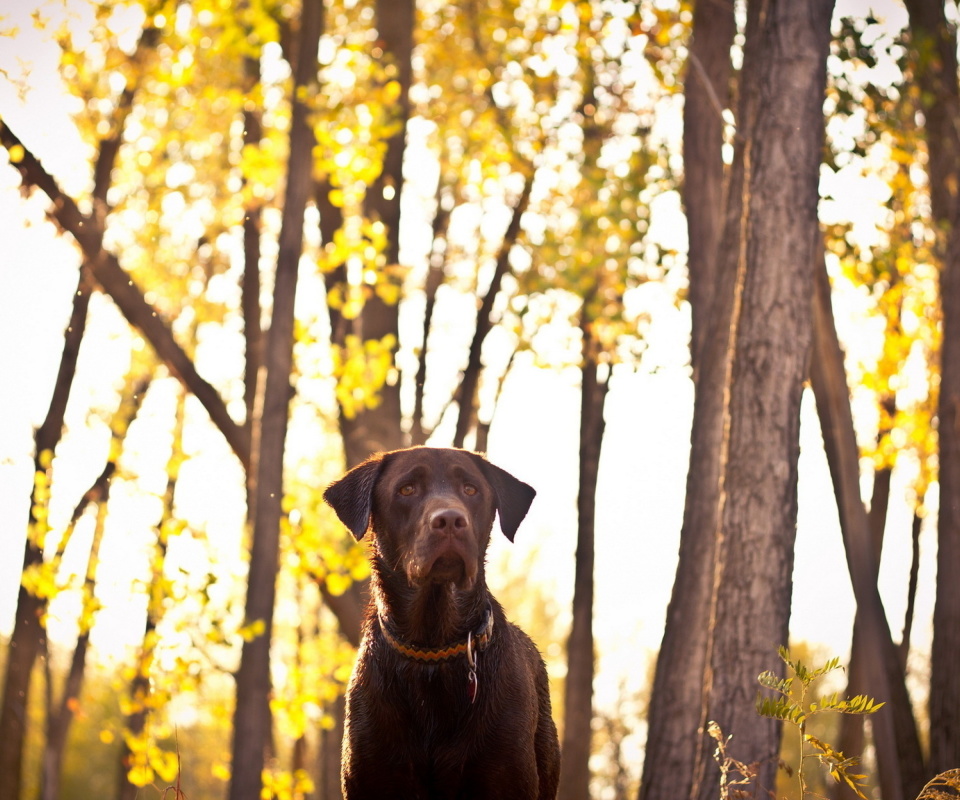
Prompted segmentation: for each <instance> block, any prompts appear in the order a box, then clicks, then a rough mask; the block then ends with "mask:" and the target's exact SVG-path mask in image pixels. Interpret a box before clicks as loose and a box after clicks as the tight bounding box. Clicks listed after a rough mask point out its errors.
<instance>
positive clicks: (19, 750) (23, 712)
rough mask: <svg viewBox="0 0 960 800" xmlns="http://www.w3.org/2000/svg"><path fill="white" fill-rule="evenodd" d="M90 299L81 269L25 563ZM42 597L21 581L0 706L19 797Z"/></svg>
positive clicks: (2, 749)
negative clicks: (39, 495)
mask: <svg viewBox="0 0 960 800" xmlns="http://www.w3.org/2000/svg"><path fill="white" fill-rule="evenodd" d="M89 305H90V283H89V281H88V280H87V278H86V274H85V272H84V271H82V270H81V272H80V282H79V284H78V285H77V291H76V294H75V295H74V298H73V310H72V312H71V314H70V321H69V323H67V329H66V332H65V334H64V340H63V352H62V353H61V356H60V369H59V371H58V373H57V380H56V383H55V384H54V388H53V396H52V397H51V399H50V406H49V408H48V409H47V415H46V417H45V418H44V420H43V424H41V425H40V427H39V428H37V431H36V434H35V435H34V443H35V448H34V472H35V474H36V476H37V479H35V483H34V490H33V493H32V494H31V497H30V517H29V522H28V526H29V528H28V530H29V535H28V536H27V541H26V545H25V547H24V554H23V569H24V570H26V569H28V568H30V567H32V566H34V565H36V564H40V563H41V562H42V561H43V549H42V547H43V542H42V537H43V534H44V533H45V531H46V529H47V522H46V517H45V516H44V517H43V519H42V520H40V519H38V510H39V509H40V508H43V510H44V511H43V513H44V514H45V512H46V507H45V503H43V502H42V501H41V500H40V499H38V496H37V489H38V488H40V485H39V483H38V482H37V481H38V479H39V478H40V476H43V482H44V483H47V484H48V483H49V480H50V472H51V470H50V462H51V460H52V458H53V452H54V450H55V449H56V447H57V444H58V443H59V442H60V436H61V433H62V431H63V417H64V413H65V412H66V408H67V400H68V399H69V397H70V388H71V386H72V385H73V378H74V375H75V374H76V368H77V355H78V353H79V352H80V342H81V341H82V340H83V333H84V330H85V328H86V324H87V309H88V308H89ZM44 605H45V603H44V601H43V600H41V599H40V598H38V597H36V596H34V595H33V594H31V593H30V592H28V591H27V590H26V589H25V588H24V587H23V586H21V587H20V591H19V593H18V595H17V612H16V616H15V617H14V626H13V633H12V634H11V636H10V644H9V646H8V648H7V671H6V677H5V679H4V683H3V709H2V711H0V797H12V798H18V797H20V783H21V778H22V769H23V746H24V742H25V740H26V732H27V707H28V702H29V699H30V675H31V673H32V672H33V665H34V663H35V662H36V659H37V654H38V653H39V652H40V648H41V645H42V643H43V636H44V632H43V626H42V624H41V616H42V614H43V609H44Z"/></svg>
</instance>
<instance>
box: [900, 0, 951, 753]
mask: <svg viewBox="0 0 960 800" xmlns="http://www.w3.org/2000/svg"><path fill="white" fill-rule="evenodd" d="M905 5H906V7H907V10H908V11H909V13H910V32H911V36H912V39H913V46H914V49H915V52H916V59H917V66H916V74H917V83H918V84H919V88H920V96H921V102H922V108H923V115H924V118H925V130H926V135H927V149H928V152H929V160H928V163H927V171H928V174H929V177H930V181H929V188H930V205H931V210H932V212H933V218H934V222H935V224H936V226H937V232H938V242H937V248H936V249H937V254H938V256H939V257H940V259H941V264H940V298H941V304H942V308H943V343H942V345H941V351H940V390H939V391H940V397H939V405H938V409H937V420H938V428H937V435H938V440H939V465H940V466H939V477H938V481H939V484H940V512H939V518H938V523H937V526H938V527H937V594H936V602H935V605H934V612H933V646H932V649H931V653H930V706H929V708H930V770H931V772H942V771H945V770H948V769H954V768H956V767H957V765H958V764H960V670H958V669H957V664H958V663H960V581H957V580H956V579H955V576H956V575H958V574H960V228H958V223H960V202H958V196H957V181H958V180H960V135H958V132H957V119H958V118H960V87H958V83H957V35H956V28H955V27H954V25H953V24H952V23H948V22H947V19H946V16H945V13H944V5H945V4H944V3H943V2H938V1H937V0H906V2H905Z"/></svg>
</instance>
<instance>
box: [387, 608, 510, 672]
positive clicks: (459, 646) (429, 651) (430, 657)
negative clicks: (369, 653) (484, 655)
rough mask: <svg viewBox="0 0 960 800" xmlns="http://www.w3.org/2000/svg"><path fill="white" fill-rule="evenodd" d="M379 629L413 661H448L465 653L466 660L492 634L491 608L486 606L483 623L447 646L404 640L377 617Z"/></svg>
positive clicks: (483, 644)
mask: <svg viewBox="0 0 960 800" xmlns="http://www.w3.org/2000/svg"><path fill="white" fill-rule="evenodd" d="M378 618H379V620H380V630H381V631H383V637H384V638H385V639H386V640H387V641H388V642H389V643H390V646H391V647H392V648H393V649H394V650H396V651H397V652H398V653H400V655H402V656H405V657H406V658H410V659H413V660H414V661H423V662H424V663H427V664H438V663H440V662H441V661H449V660H450V659H452V658H456V657H457V656H462V655H466V656H468V660H470V659H471V658H472V654H471V650H472V651H480V650H483V649H485V648H486V646H487V644H488V643H489V642H490V637H491V636H492V635H493V609H492V608H490V606H487V613H486V616H485V618H484V621H483V625H481V627H480V628H478V629H477V630H476V631H475V632H472V633H469V634H467V638H466V639H463V640H462V641H459V642H456V643H455V644H451V645H449V646H447V647H437V648H426V647H417V646H416V645H412V644H409V643H408V642H404V641H403V640H402V639H401V638H400V637H399V636H397V634H396V633H395V632H394V631H392V630H391V629H390V625H389V623H388V622H387V621H386V620H385V619H384V618H383V617H379V616H378Z"/></svg>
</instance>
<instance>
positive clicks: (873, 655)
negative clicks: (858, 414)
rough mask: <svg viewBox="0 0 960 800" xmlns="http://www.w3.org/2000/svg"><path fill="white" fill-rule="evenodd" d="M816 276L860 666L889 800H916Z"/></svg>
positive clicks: (825, 409)
mask: <svg viewBox="0 0 960 800" xmlns="http://www.w3.org/2000/svg"><path fill="white" fill-rule="evenodd" d="M817 262H818V263H817V269H816V273H815V276H814V279H815V285H814V289H815V292H816V295H815V299H814V305H813V309H814V329H815V337H814V345H815V347H814V351H813V357H812V358H811V362H810V363H811V368H810V378H811V382H812V384H813V391H814V395H815V397H816V400H817V412H818V414H819V416H820V426H821V428H822V430H823V441H824V447H825V449H826V453H827V462H828V463H829V465H830V474H831V476H832V478H833V485H834V494H835V495H836V497H837V503H838V510H839V512H840V530H841V532H842V533H843V540H844V549H845V550H846V554H847V564H848V567H849V569H850V578H851V582H852V584H853V591H854V596H855V597H856V600H857V624H856V628H857V629H858V630H859V636H858V637H857V638H856V640H855V646H856V647H857V648H859V649H858V650H857V651H856V655H855V658H856V660H857V661H858V663H860V665H861V668H862V670H863V672H862V674H863V680H864V682H865V685H866V686H867V687H868V688H869V690H870V692H871V693H872V694H874V695H875V696H877V697H879V698H883V699H884V700H885V701H886V702H888V706H887V707H886V708H883V709H881V710H880V711H878V712H877V713H876V714H873V715H872V716H871V718H870V721H871V726H872V730H873V738H874V746H875V747H876V750H877V765H878V771H879V774H880V782H881V786H882V791H883V796H884V798H886V799H887V800H889V798H906V799H907V800H909V798H913V797H916V796H917V794H918V793H919V792H920V789H921V788H922V787H923V783H924V778H923V775H924V770H923V758H922V755H921V751H920V743H919V738H918V736H917V728H916V722H915V721H914V719H913V710H912V707H911V705H910V698H909V695H908V694H907V689H906V685H905V684H904V680H903V671H902V668H901V662H900V658H899V655H898V653H897V648H896V646H895V645H894V643H893V639H892V637H891V636H890V629H889V627H888V625H887V619H886V614H885V612H884V609H883V603H882V601H881V599H880V593H879V591H878V589H877V571H878V566H879V565H878V562H877V557H876V543H875V541H874V538H873V535H872V532H871V530H870V523H869V519H868V516H867V512H866V509H865V508H864V507H863V502H862V501H861V500H860V463H859V458H860V452H859V448H858V447H857V441H856V434H855V433H854V428H853V416H852V412H851V409H850V399H849V390H848V388H847V382H846V375H845V372H844V367H843V352H842V351H841V349H840V343H839V340H838V338H837V334H836V330H835V328H834V326H833V315H832V312H831V307H830V284H829V280H828V278H827V274H826V268H825V266H824V264H823V256H822V252H821V253H820V254H819V255H818V256H817Z"/></svg>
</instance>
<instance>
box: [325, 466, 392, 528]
mask: <svg viewBox="0 0 960 800" xmlns="http://www.w3.org/2000/svg"><path fill="white" fill-rule="evenodd" d="M382 464H383V461H382V456H381V455H379V454H378V455H375V456H372V457H371V458H369V459H367V460H366V461H364V462H363V463H362V464H360V465H358V466H356V467H354V468H353V469H352V470H350V471H349V472H348V473H347V474H346V475H344V476H343V477H342V478H341V479H340V480H338V481H335V482H334V483H331V484H330V485H329V486H328V487H327V490H326V491H325V492H324V493H323V499H324V500H326V501H327V503H328V504H329V506H330V507H331V508H332V509H333V510H334V511H336V512H337V516H338V517H340V521H341V522H342V523H343V524H344V525H346V526H347V527H348V528H349V529H350V531H351V533H353V535H354V536H355V537H356V538H357V540H358V541H359V540H360V539H362V538H363V535H364V534H365V533H366V532H367V528H368V527H369V526H370V511H371V509H372V506H373V489H374V486H376V484H377V478H379V477H380V467H381V466H382Z"/></svg>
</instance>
